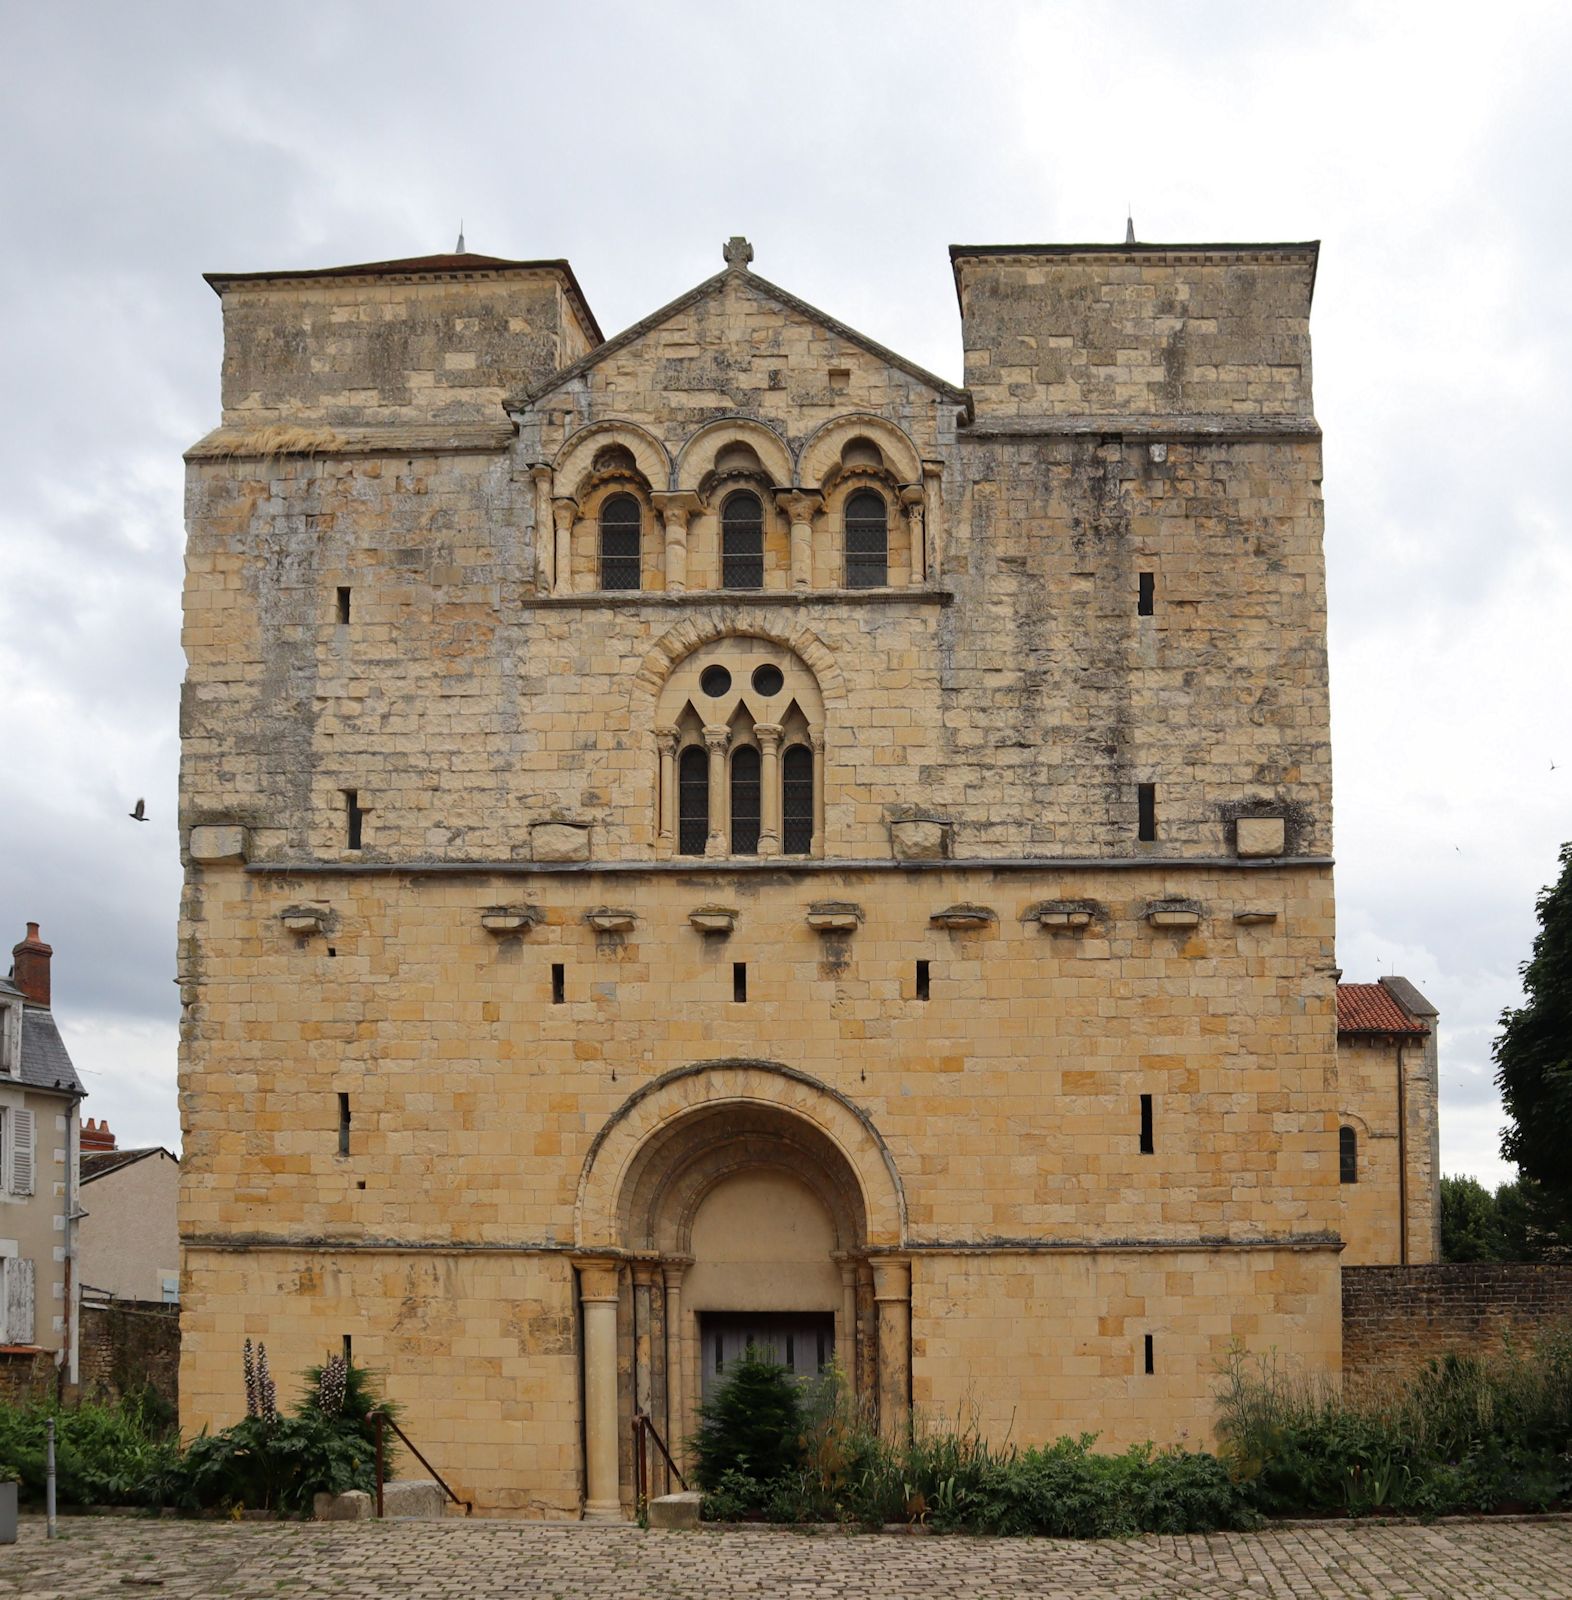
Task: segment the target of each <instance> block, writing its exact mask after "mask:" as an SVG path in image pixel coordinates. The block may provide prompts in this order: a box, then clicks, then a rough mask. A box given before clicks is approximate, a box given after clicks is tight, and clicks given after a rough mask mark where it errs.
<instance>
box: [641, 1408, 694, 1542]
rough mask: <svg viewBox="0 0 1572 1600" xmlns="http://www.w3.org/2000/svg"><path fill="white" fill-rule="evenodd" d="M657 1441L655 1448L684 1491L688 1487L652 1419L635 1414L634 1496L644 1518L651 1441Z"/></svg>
mask: <svg viewBox="0 0 1572 1600" xmlns="http://www.w3.org/2000/svg"><path fill="white" fill-rule="evenodd" d="M651 1439H653V1440H654V1441H655V1448H656V1449H657V1450H659V1451H660V1453H661V1455H662V1456H663V1457H664V1458H665V1461H666V1465H667V1467H668V1468H669V1469H670V1471H671V1475H672V1477H674V1478H675V1479H676V1480H677V1482H678V1483H680V1484H681V1485H682V1487H683V1489H684V1490H686V1489H687V1487H688V1480H687V1479H686V1478H684V1477H683V1475H682V1469H681V1468H680V1467H678V1465H677V1463H676V1462H675V1461H673V1460H672V1459H671V1451H669V1450H668V1449H667V1448H666V1441H665V1440H664V1439H662V1438H661V1436H660V1431H659V1430H658V1429H657V1428H656V1426H655V1424H654V1422H653V1421H651V1419H650V1418H649V1417H647V1416H645V1414H644V1413H643V1412H642V1411H638V1412H635V1413H634V1417H633V1495H634V1502H635V1509H636V1510H637V1512H638V1514H639V1515H640V1516H642V1515H643V1514H644V1511H645V1508H646V1507H647V1506H648V1505H649V1500H650V1462H649V1441H650V1440H651Z"/></svg>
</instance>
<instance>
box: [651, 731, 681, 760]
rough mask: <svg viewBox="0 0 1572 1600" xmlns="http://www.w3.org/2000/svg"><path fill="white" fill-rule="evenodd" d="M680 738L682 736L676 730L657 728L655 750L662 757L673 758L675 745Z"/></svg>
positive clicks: (675, 750)
mask: <svg viewBox="0 0 1572 1600" xmlns="http://www.w3.org/2000/svg"><path fill="white" fill-rule="evenodd" d="M681 738H682V734H681V732H680V730H678V729H676V728H657V729H656V730H655V748H656V749H657V750H659V751H660V752H661V754H662V755H667V756H674V755H676V753H677V743H678V741H679V740H680V739H681Z"/></svg>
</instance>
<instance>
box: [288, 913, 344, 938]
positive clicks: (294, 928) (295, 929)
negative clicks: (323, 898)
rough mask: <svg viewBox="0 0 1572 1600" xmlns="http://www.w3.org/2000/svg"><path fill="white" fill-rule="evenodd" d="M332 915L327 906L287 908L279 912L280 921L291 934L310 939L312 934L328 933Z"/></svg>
mask: <svg viewBox="0 0 1572 1600" xmlns="http://www.w3.org/2000/svg"><path fill="white" fill-rule="evenodd" d="M331 915H332V913H331V912H330V911H329V910H328V908H327V907H326V906H285V907H284V909H283V910H282V911H280V912H279V914H278V920H279V921H280V922H282V923H283V924H284V926H285V927H286V928H288V929H289V931H290V932H291V933H294V934H299V935H300V936H301V937H302V938H310V937H311V935H312V934H316V933H326V932H327V927H328V920H329V918H330V916H331Z"/></svg>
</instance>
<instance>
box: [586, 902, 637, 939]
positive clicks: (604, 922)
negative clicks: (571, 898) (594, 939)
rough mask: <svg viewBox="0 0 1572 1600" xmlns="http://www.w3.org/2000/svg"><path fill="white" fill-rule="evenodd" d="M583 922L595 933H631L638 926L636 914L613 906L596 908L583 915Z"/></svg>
mask: <svg viewBox="0 0 1572 1600" xmlns="http://www.w3.org/2000/svg"><path fill="white" fill-rule="evenodd" d="M584 920H585V921H586V922H587V923H588V924H589V925H590V926H591V927H592V928H593V929H594V930H595V931H596V933H631V932H632V931H633V929H634V928H635V927H636V926H637V925H638V920H639V919H638V915H637V913H636V912H632V911H623V910H620V909H618V908H617V907H615V906H597V907H596V908H595V909H594V910H593V911H586V912H585V913H584Z"/></svg>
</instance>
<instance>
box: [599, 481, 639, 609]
mask: <svg viewBox="0 0 1572 1600" xmlns="http://www.w3.org/2000/svg"><path fill="white" fill-rule="evenodd" d="M642 523H643V511H642V509H641V507H640V505H639V503H638V501H637V500H635V499H634V498H633V496H632V495H631V494H614V495H613V496H612V497H611V498H610V499H609V500H608V501H607V502H606V503H605V504H604V505H603V506H602V507H601V508H600V586H601V588H602V589H637V588H638V587H639V576H640V574H639V565H640V550H639V546H640V544H641V539H640V534H641V531H642Z"/></svg>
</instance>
